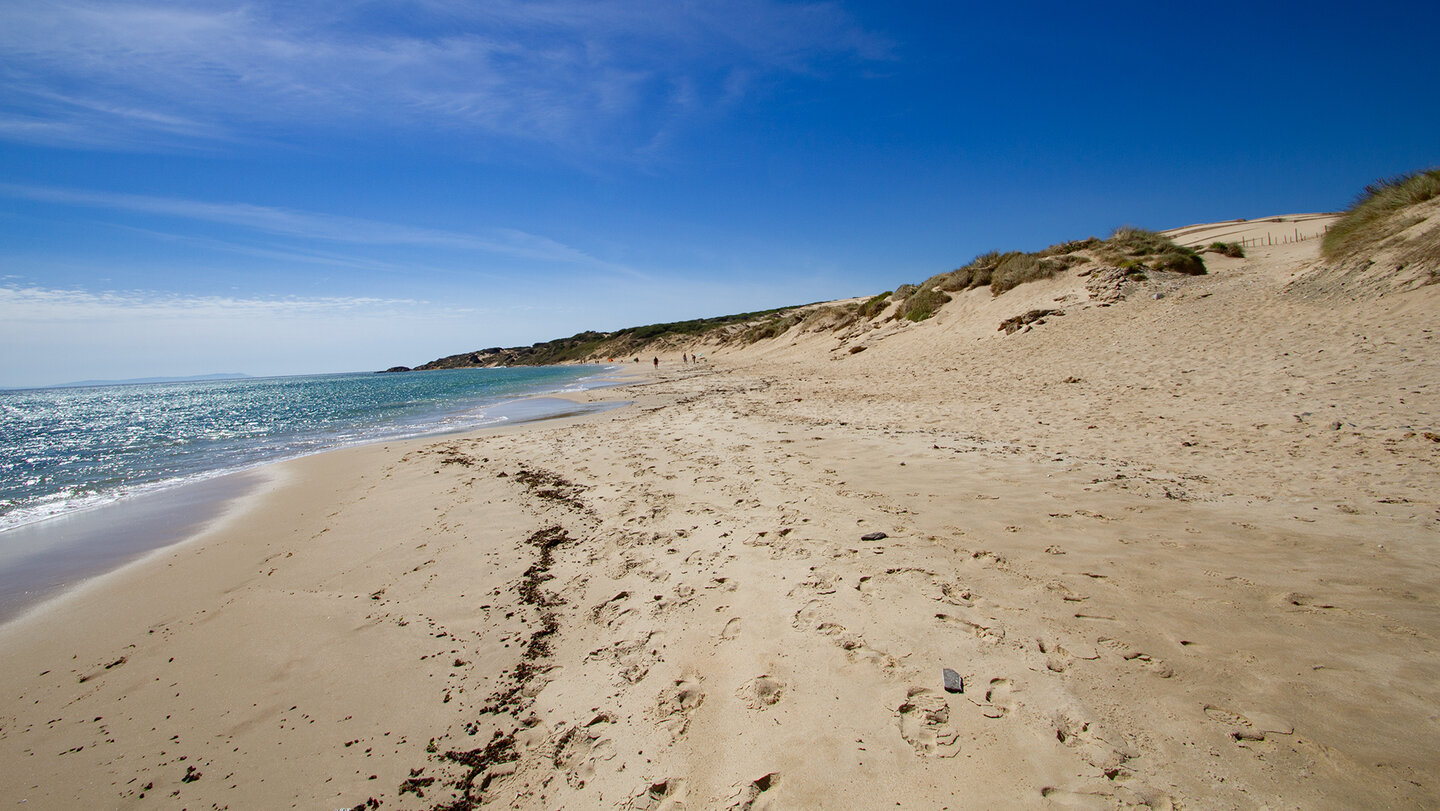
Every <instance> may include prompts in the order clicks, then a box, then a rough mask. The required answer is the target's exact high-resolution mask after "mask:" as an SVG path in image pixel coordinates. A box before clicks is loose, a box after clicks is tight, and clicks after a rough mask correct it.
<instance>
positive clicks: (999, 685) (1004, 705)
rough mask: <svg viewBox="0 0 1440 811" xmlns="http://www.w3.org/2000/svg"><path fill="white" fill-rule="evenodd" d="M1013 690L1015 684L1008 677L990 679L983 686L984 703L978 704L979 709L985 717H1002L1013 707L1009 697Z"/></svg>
mask: <svg viewBox="0 0 1440 811" xmlns="http://www.w3.org/2000/svg"><path fill="white" fill-rule="evenodd" d="M1014 692H1015V685H1014V684H1013V683H1011V681H1010V680H1009V679H1006V678H994V679H991V680H990V684H989V685H988V686H987V687H986V688H985V703H984V704H982V705H980V710H981V711H982V712H983V713H984V715H985V717H986V718H1004V717H1005V716H1006V715H1008V714H1009V713H1010V711H1011V710H1012V709H1014V707H1015V704H1014V701H1013V700H1012V699H1011V694H1013V693H1014Z"/></svg>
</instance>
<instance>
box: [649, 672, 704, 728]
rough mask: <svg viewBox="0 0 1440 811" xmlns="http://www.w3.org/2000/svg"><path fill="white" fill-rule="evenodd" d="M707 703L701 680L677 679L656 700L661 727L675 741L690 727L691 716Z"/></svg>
mask: <svg viewBox="0 0 1440 811" xmlns="http://www.w3.org/2000/svg"><path fill="white" fill-rule="evenodd" d="M704 701H705V693H704V692H703V691H701V689H700V679H699V678H698V677H696V678H684V679H676V680H675V683H674V684H672V685H671V686H669V687H666V688H665V689H664V690H661V691H660V695H659V696H658V697H657V698H656V701H655V707H656V714H657V715H658V717H659V719H660V720H659V726H660V728H661V729H664V730H665V731H667V732H668V733H670V740H672V741H674V740H675V739H677V738H679V737H680V736H681V735H684V734H685V730H686V729H688V728H689V726H690V716H691V714H692V713H694V712H695V710H696V708H698V707H699V706H700V705H701V704H702V703H703V702H704Z"/></svg>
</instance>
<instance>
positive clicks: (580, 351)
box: [395, 307, 795, 371]
mask: <svg viewBox="0 0 1440 811" xmlns="http://www.w3.org/2000/svg"><path fill="white" fill-rule="evenodd" d="M794 309H795V308H794V307H781V308H777V309H774V310H761V311H758V312H753V313H739V314H736V315H722V316H717V317H714V318H696V319H692V320H689V321H672V322H669V323H665V324H647V325H645V326H641V327H626V328H625V329H622V330H617V331H615V332H596V331H594V330H587V331H585V332H581V333H577V334H575V335H572V336H570V337H569V338H558V339H556V340H553V341H541V342H539V343H536V344H531V345H530V346H516V347H508V348H507V347H499V346H496V347H491V348H489V349H481V350H479V351H476V352H462V353H460V354H458V355H449V356H447V357H443V358H439V359H438V360H432V361H430V362H429V363H427V364H425V365H423V366H417V367H415V368H416V370H422V371H423V370H430V369H464V368H470V367H475V366H550V365H554V364H557V363H579V362H583V361H594V360H602V359H605V358H623V357H629V356H633V355H634V354H635V353H636V352H638V351H640V350H641V349H643V348H644V347H646V346H649V345H651V344H652V343H654V342H656V341H659V340H662V339H666V338H676V337H683V336H693V335H702V334H705V333H708V332H711V331H713V330H716V329H723V328H726V327H733V326H735V325H740V324H750V323H752V322H755V321H757V320H764V319H766V318H767V317H768V316H773V315H776V314H781V313H788V312H791V311H793V310H794ZM395 371H404V369H403V367H401V368H397V369H395Z"/></svg>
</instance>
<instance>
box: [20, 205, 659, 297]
mask: <svg viewBox="0 0 1440 811" xmlns="http://www.w3.org/2000/svg"><path fill="white" fill-rule="evenodd" d="M0 196H6V197H12V198H18V199H23V200H31V201H35V202H41V203H53V204H59V205H66V206H82V207H90V208H100V209H108V210H113V211H124V212H132V213H139V214H147V215H154V216H159V217H168V218H178V219H183V220H192V221H201V222H209V223H217V224H221V225H227V226H232V227H235V228H239V229H244V230H246V231H251V232H258V233H260V234H268V235H272V236H277V237H284V238H291V239H297V240H302V241H305V242H313V241H322V242H330V243H343V244H350V245H405V246H415V247H428V248H446V249H455V250H462V251H472V252H478V253H485V254H494V255H499V256H505V257H510V258H514V259H524V260H533V261H539V262H547V263H553V264H560V265H572V266H578V267H583V268H590V269H596V270H603V271H607V272H611V273H617V274H621V275H625V276H632V277H642V278H643V275H644V274H642V273H640V272H639V271H636V270H634V269H633V268H630V267H627V266H625V265H621V264H617V263H614V262H608V261H605V260H602V259H599V258H596V257H594V256H591V255H589V254H587V253H585V252H584V251H581V250H578V249H576V248H573V247H570V246H568V245H564V244H562V243H560V242H557V241H555V240H553V239H550V238H548V237H544V236H539V235H536V234H531V233H527V232H525V231H520V230H517V229H513V228H489V229H485V230H483V231H481V232H477V233H463V232H457V231H446V230H441V229H435V228H422V227H417V226H410V225H403V224H398V223H390V222H383V221H378V220H369V219H363V218H357V217H343V216H337V215H333V214H321V213H315V212H306V211H296V210H294V209H287V208H279V207H274V206H259V205H253V204H250V203H230V202H226V203H216V202H208V201H202V200H189V199H184V198H174V197H155V196H150V195H141V194H127V193H121V192H106V191H92V190H84V189H68V188H58V187H50V186H29V185H23V184H15V183H0ZM252 250H253V249H252ZM311 253H313V252H311ZM329 258H331V259H334V258H336V257H333V256H331V257H329Z"/></svg>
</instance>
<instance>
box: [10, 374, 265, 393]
mask: <svg viewBox="0 0 1440 811" xmlns="http://www.w3.org/2000/svg"><path fill="white" fill-rule="evenodd" d="M249 378H250V375H247V374H242V373H240V372H216V373H214V374H208V375H186V376H181V377H132V378H127V379H125V380H77V381H74V382H72V383H56V384H54V385H51V386H33V387H26V388H37V389H83V388H89V387H92V386H131V385H139V384H142V383H200V382H203V381H207V380H248V379H249Z"/></svg>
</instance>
